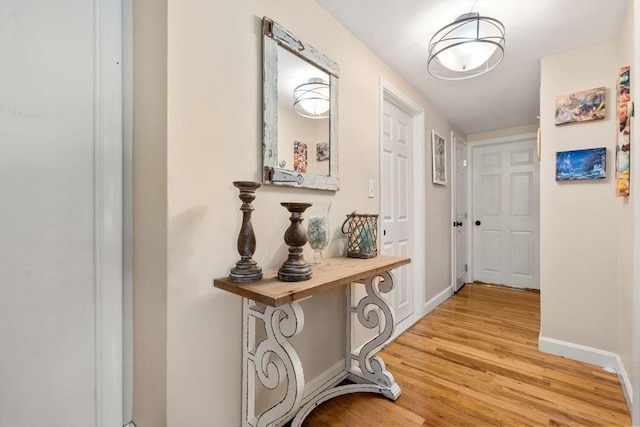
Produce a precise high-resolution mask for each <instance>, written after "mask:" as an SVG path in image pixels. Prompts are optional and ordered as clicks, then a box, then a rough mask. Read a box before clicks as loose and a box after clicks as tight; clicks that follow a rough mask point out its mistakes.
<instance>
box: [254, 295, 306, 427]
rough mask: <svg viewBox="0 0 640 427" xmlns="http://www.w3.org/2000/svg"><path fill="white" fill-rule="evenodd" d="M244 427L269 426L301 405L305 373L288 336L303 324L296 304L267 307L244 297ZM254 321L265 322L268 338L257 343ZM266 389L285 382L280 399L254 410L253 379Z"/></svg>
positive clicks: (293, 333) (300, 311) (301, 315)
mask: <svg viewBox="0 0 640 427" xmlns="http://www.w3.org/2000/svg"><path fill="white" fill-rule="evenodd" d="M243 318H244V322H243V323H244V324H243V328H244V331H243V355H242V359H243V366H242V397H243V401H242V413H243V424H242V425H243V426H251V427H270V426H276V425H278V424H279V421H280V420H282V419H283V418H284V417H286V416H287V415H289V414H290V412H291V411H292V409H293V408H295V407H297V406H298V405H299V404H300V400H301V399H302V394H303V392H304V372H303V370H302V364H301V363H300V358H299V357H298V354H297V353H296V351H295V349H294V348H293V346H292V345H291V344H290V343H289V341H288V339H289V338H291V337H293V336H295V335H297V334H298V333H299V332H300V331H301V330H302V327H303V326H304V314H303V312H302V309H301V308H300V305H299V304H298V303H292V304H287V305H283V306H280V307H270V306H266V305H264V304H260V303H256V302H254V301H252V300H249V299H247V298H243ZM256 320H262V321H263V322H264V326H265V330H266V334H267V337H266V339H264V340H262V341H260V342H259V343H257V342H256ZM256 376H257V378H258V380H259V381H260V383H261V384H262V385H263V386H264V387H266V388H267V389H269V390H273V389H275V388H277V387H278V386H280V385H281V384H284V383H285V382H286V383H287V386H286V394H285V396H284V397H283V398H282V400H281V401H280V402H278V403H276V404H275V405H273V406H272V407H271V408H269V409H267V410H266V411H264V412H262V413H261V414H256V413H255V396H256V382H255V378H256Z"/></svg>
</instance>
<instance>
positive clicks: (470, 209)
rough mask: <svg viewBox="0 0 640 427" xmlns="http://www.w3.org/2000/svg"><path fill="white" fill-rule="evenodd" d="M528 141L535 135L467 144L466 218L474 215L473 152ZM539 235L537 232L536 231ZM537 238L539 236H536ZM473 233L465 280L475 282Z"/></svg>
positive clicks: (468, 242) (507, 137)
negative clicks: (488, 147) (493, 146)
mask: <svg viewBox="0 0 640 427" xmlns="http://www.w3.org/2000/svg"><path fill="white" fill-rule="evenodd" d="M530 139H534V140H535V139H536V133H534V132H530V133H523V134H518V135H512V136H504V137H500V138H491V139H485V140H482V141H474V142H473V143H469V142H467V151H468V153H467V154H468V156H467V164H468V165H469V169H468V170H467V190H468V191H467V213H468V215H467V216H468V218H470V219H471V220H473V218H475V213H474V212H473V167H474V164H473V160H472V159H473V150H474V149H476V148H480V147H486V146H490V145H502V144H509V143H516V142H522V141H526V140H530ZM538 233H539V231H538ZM538 237H539V236H538ZM473 244H474V242H473V233H470V232H469V233H468V234H467V265H468V275H467V280H471V281H473V280H475V277H473V271H474V267H475V266H474V259H473ZM537 256H538V266H539V265H540V251H539V250H538V254H537Z"/></svg>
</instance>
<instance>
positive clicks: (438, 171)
mask: <svg viewBox="0 0 640 427" xmlns="http://www.w3.org/2000/svg"><path fill="white" fill-rule="evenodd" d="M431 159H432V163H433V183H434V184H440V185H447V150H446V141H445V139H444V138H443V137H441V136H440V135H438V133H437V132H436V131H435V130H432V131H431Z"/></svg>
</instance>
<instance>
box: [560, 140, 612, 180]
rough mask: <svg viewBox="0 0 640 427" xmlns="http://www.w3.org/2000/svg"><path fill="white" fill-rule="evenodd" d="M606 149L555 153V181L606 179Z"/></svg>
mask: <svg viewBox="0 0 640 427" xmlns="http://www.w3.org/2000/svg"><path fill="white" fill-rule="evenodd" d="M606 165H607V149H606V148H605V147H600V148H588V149H586V150H571V151H558V152H557V153H556V181H572V180H582V179H600V178H606V176H607V171H606Z"/></svg>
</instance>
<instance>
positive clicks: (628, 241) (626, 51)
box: [609, 1, 640, 380]
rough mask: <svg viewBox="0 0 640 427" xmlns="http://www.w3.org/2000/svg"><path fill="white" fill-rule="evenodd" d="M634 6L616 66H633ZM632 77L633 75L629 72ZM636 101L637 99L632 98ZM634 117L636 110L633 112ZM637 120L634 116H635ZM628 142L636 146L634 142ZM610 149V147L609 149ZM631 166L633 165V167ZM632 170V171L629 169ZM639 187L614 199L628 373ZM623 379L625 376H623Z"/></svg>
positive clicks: (621, 335) (621, 342)
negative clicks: (634, 244) (617, 227)
mask: <svg viewBox="0 0 640 427" xmlns="http://www.w3.org/2000/svg"><path fill="white" fill-rule="evenodd" d="M635 7H638V5H637V2H633V1H632V2H629V9H628V12H627V14H626V15H625V21H624V23H623V25H622V27H621V31H620V37H619V46H618V60H617V62H616V66H617V68H618V69H619V68H620V67H623V66H631V69H632V70H633V69H634V62H633V61H634V53H636V49H634V39H633V37H634V34H633V22H634V8H635ZM632 79H633V76H632ZM631 84H632V85H633V86H632V91H633V87H636V85H637V84H638V82H635V81H634V80H631ZM614 102H616V100H615V99H614V100H612V102H610V104H609V105H612V106H614V105H617V104H614ZM636 104H637V100H636ZM636 117H637V114H636ZM635 120H637V119H635ZM632 137H633V138H635V141H638V140H639V139H638V138H637V136H636V135H635V134H634V133H633V131H632ZM635 141H634V142H632V144H631V145H632V146H633V147H634V148H636V147H637V146H638V144H635ZM612 152H613V150H612ZM634 166H635V167H634ZM637 166H639V165H632V167H634V169H633V170H634V171H636V172H637V171H638V168H637ZM632 173H634V172H632ZM639 190H640V189H639V188H634V189H632V190H630V194H629V197H619V198H617V199H616V201H615V203H616V205H617V209H618V212H617V214H616V217H615V220H616V222H618V223H619V229H618V243H617V245H616V247H617V249H618V254H617V258H618V282H617V285H618V310H619V311H618V348H617V351H616V353H618V354H619V355H620V358H621V360H622V363H623V366H624V368H625V374H626V375H631V373H632V365H633V363H632V362H633V339H632V337H633V233H632V230H633V211H634V209H633V205H634V201H635V199H636V198H637V197H638V194H637V192H638V191H639ZM626 380H629V378H628V377H627V378H626Z"/></svg>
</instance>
